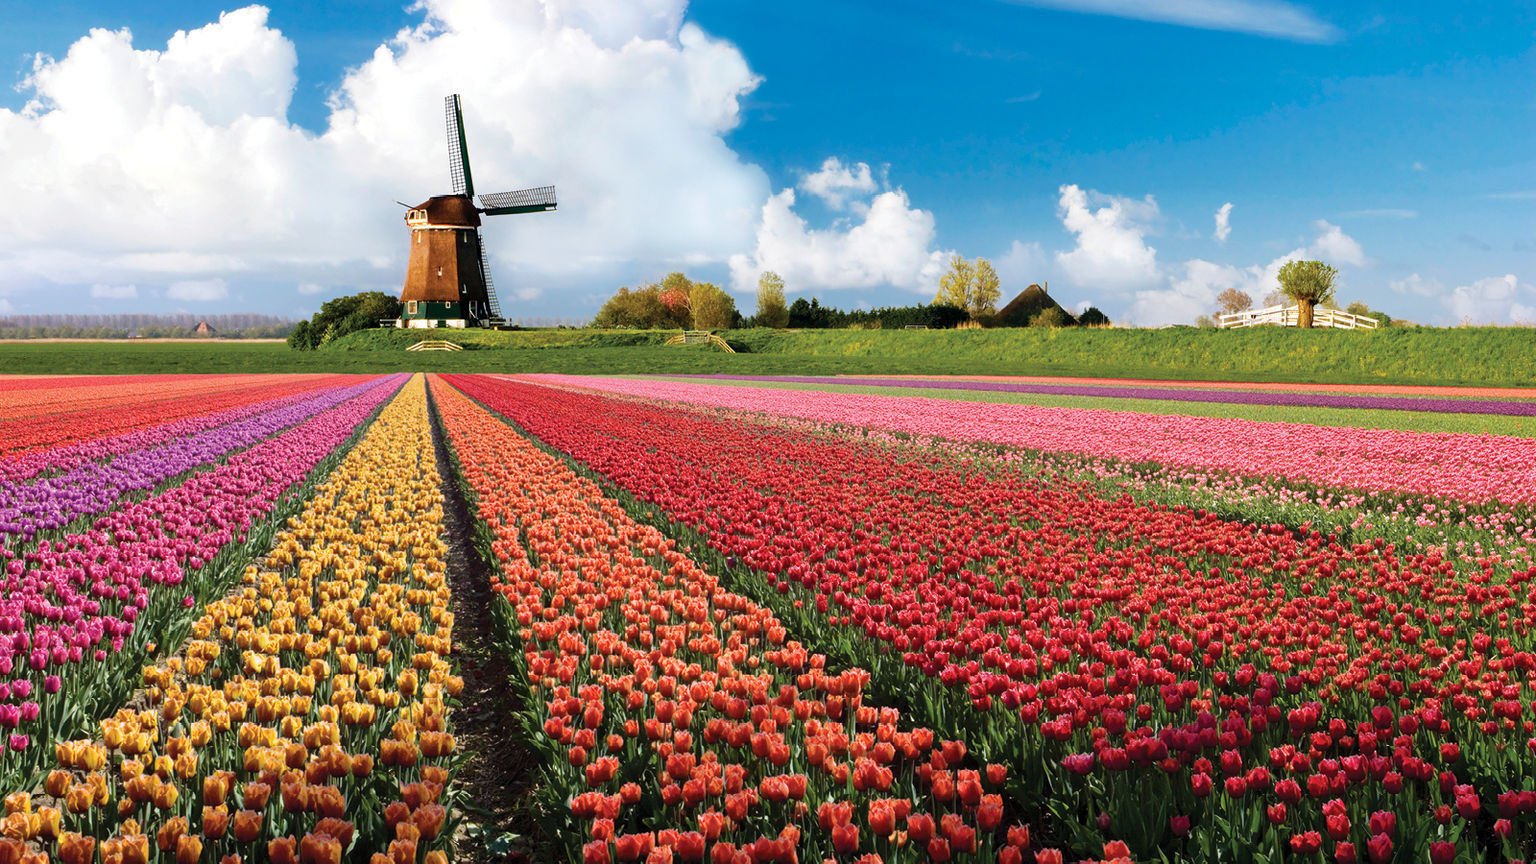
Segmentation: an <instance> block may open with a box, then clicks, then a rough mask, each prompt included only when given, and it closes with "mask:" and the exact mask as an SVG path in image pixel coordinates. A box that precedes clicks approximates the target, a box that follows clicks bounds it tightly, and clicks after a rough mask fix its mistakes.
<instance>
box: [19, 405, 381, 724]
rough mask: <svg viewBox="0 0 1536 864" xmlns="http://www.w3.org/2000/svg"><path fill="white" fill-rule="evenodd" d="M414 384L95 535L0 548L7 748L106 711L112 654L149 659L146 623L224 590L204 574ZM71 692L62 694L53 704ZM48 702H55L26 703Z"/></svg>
mask: <svg viewBox="0 0 1536 864" xmlns="http://www.w3.org/2000/svg"><path fill="white" fill-rule="evenodd" d="M404 377H405V376H403V375H397V376H391V377H388V378H380V379H378V382H377V384H376V385H375V386H374V387H372V388H370V389H368V390H366V391H365V392H363V393H361V394H359V395H358V396H356V397H355V398H353V399H351V400H349V401H347V402H344V403H342V404H341V405H339V406H337V407H336V408H333V409H331V410H329V411H326V412H324V413H321V414H319V415H317V416H315V417H313V418H311V419H309V420H307V421H305V422H304V423H302V424H300V425H298V426H295V427H293V428H291V429H288V430H287V431H285V432H283V433H282V434H279V435H275V436H273V437H271V438H268V439H266V440H264V441H262V442H260V443H258V444H256V445H254V446H252V447H250V448H249V449H246V450H244V451H242V452H240V453H237V454H236V455H234V456H232V457H230V458H229V459H228V460H227V461H225V462H223V463H221V464H219V465H217V466H216V467H215V468H213V470H211V471H207V472H203V473H198V474H194V475H192V476H191V477H190V478H189V479H187V480H186V482H184V483H182V484H180V485H178V486H175V487H172V488H170V489H167V490H165V491H163V492H161V493H159V494H157V495H154V496H152V497H150V498H147V499H145V500H142V501H138V502H134V503H132V504H129V505H127V506H125V507H123V508H121V509H118V510H115V511H113V512H112V513H109V514H107V515H106V516H103V517H102V518H101V519H99V520H97V522H96V523H95V524H94V525H93V526H92V527H91V529H90V530H89V531H85V532H82V533H78V534H72V535H69V536H66V537H65V538H63V539H62V540H57V541H51V542H50V541H44V542H41V543H39V544H38V546H37V549H36V550H35V551H31V552H27V553H24V554H21V555H17V554H16V553H14V552H12V551H11V550H9V549H3V548H0V562H3V568H4V569H3V572H0V598H3V599H0V694H3V695H0V703H3V702H6V701H15V702H20V703H21V704H20V705H18V706H16V710H15V711H10V710H7V711H3V712H0V724H3V725H5V726H7V727H9V728H7V729H3V730H0V732H5V733H8V734H9V740H8V743H9V749H11V750H13V751H26V750H27V749H28V747H29V745H33V744H34V743H35V744H42V743H44V742H30V741H29V740H28V738H29V736H28V735H27V731H28V728H27V727H28V726H30V725H33V724H32V723H31V722H28V721H35V722H36V725H37V726H38V728H43V729H49V730H50V731H56V730H55V729H54V724H55V723H57V721H58V719H59V716H60V711H61V710H62V708H63V706H65V705H70V704H73V703H76V702H81V703H86V702H94V701H96V700H94V699H93V697H94V696H95V695H96V694H94V693H93V692H92V690H93V688H96V687H99V686H101V685H102V684H103V681H102V679H101V676H102V674H104V671H105V667H104V666H103V663H104V661H107V660H108V659H109V657H111V656H112V655H113V654H116V653H118V652H125V653H126V654H128V655H129V656H135V657H142V655H143V654H144V653H145V652H147V651H148V650H150V648H149V646H147V645H146V644H144V643H145V642H146V641H147V640H148V638H149V637H148V636H147V635H145V632H144V628H143V627H142V626H141V625H140V622H141V621H144V620H146V619H147V620H149V621H153V622H155V625H156V626H158V627H161V628H162V629H163V627H164V626H165V619H167V618H169V617H173V616H174V615H175V610H176V609H177V607H181V606H192V605H195V602H196V599H195V597H194V594H203V593H208V592H209V591H211V590H214V589H216V588H217V587H218V586H214V585H212V584H205V583H206V580H200V579H198V578H196V577H197V575H198V574H199V572H200V571H203V570H204V568H206V567H208V565H209V564H210V562H215V561H217V560H219V556H220V555H221V553H224V552H226V551H228V550H231V549H233V548H234V544H239V543H241V542H243V541H244V540H245V539H246V537H247V535H248V533H249V532H250V531H251V530H252V529H253V528H254V527H255V526H257V525H258V524H260V523H261V522H262V521H263V520H265V519H266V518H267V516H268V514H270V513H271V512H272V510H273V509H274V508H275V507H276V506H277V505H278V504H279V502H280V501H281V500H282V499H283V497H284V496H285V495H288V494H289V493H291V492H292V491H293V490H294V489H295V487H297V486H298V485H299V484H301V483H303V482H304V480H305V479H306V477H308V475H309V473H310V472H311V471H312V470H313V469H314V468H315V466H316V465H317V464H319V463H320V462H321V460H323V459H324V458H325V457H326V456H327V455H329V454H330V453H332V452H333V451H334V450H335V449H336V448H337V447H338V446H339V445H340V444H341V443H342V442H344V441H345V440H346V439H347V438H348V437H350V436H351V435H352V434H353V433H354V432H355V431H356V429H357V428H358V426H359V424H361V423H363V422H364V421H365V420H367V419H368V418H369V417H370V416H372V414H373V413H374V412H375V411H376V410H377V409H378V408H379V406H380V405H382V404H383V403H384V402H385V401H386V400H387V399H388V398H389V397H390V396H391V395H393V394H394V393H395V391H396V390H398V389H399V386H400V384H401V383H402V381H403V380H404ZM216 569H217V568H210V576H209V577H208V578H210V579H211V578H212V575H211V574H212V571H213V570H216ZM90 664H94V666H92V665H90ZM118 665H121V664H118ZM77 667H78V668H77ZM87 670H89V671H87ZM119 671H121V670H119ZM7 679H10V680H7ZM61 682H62V691H63V695H62V696H59V697H54V696H52V694H53V693H54V692H56V691H59V690H60V689H61ZM38 694H46V695H47V696H48V698H49V699H51V700H52V701H53V702H54V703H55V704H54V705H49V704H47V703H46V702H45V703H44V704H42V705H41V706H39V705H38V704H37V703H36V702H33V701H32V699H30V698H28V697H36V696H37V695H38ZM29 706H30V707H29ZM39 713H41V718H40V719H39Z"/></svg>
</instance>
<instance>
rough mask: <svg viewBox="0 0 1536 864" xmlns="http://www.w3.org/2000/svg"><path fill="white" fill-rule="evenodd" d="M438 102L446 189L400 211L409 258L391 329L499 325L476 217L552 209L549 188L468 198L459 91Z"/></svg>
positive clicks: (470, 186)
mask: <svg viewBox="0 0 1536 864" xmlns="http://www.w3.org/2000/svg"><path fill="white" fill-rule="evenodd" d="M444 102H445V104H444V106H443V113H444V115H445V117H446V120H447V123H448V176H449V177H450V178H451V179H452V181H453V194H452V195H436V196H433V197H431V198H428V199H427V200H426V202H424V203H422V204H418V205H416V206H415V207H408V208H407V210H406V213H405V224H406V225H408V226H410V229H411V257H410V261H409V263H408V264H407V265H406V270H405V287H404V288H402V289H401V291H400V302H401V304H402V305H403V306H404V307H405V308H404V311H403V312H402V313H401V318H400V320H399V321H397V322H395V326H397V327H466V326H471V327H489V326H494V325H496V324H500V323H503V318H502V312H501V303H500V301H499V300H498V299H497V297H496V288H495V286H494V285H493V284H492V282H491V270H490V266H489V262H488V261H487V259H486V255H485V244H484V243H483V242H482V240H481V237H480V216H481V214H484V215H486V216H505V215H509V214H513V213H542V212H544V211H546V210H553V209H555V187H553V186H539V187H536V188H533V189H519V190H517V191H516V192H497V193H495V194H491V195H480V196H476V195H475V181H474V177H473V176H471V174H470V170H469V145H468V143H467V142H466V141H465V140H464V114H463V111H462V110H461V109H460V106H459V94H457V93H455V94H453V95H452V96H449V97H448V98H447V99H446V100H444ZM477 201H478V203H477Z"/></svg>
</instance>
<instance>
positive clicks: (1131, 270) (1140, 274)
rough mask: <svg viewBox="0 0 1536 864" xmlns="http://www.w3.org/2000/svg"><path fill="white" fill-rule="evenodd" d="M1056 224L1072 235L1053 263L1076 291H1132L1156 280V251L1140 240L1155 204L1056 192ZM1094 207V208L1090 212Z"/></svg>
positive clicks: (1070, 191)
mask: <svg viewBox="0 0 1536 864" xmlns="http://www.w3.org/2000/svg"><path fill="white" fill-rule="evenodd" d="M1060 192H1061V201H1060V202H1059V204H1058V207H1057V212H1058V214H1059V215H1060V216H1061V224H1062V225H1063V226H1065V227H1066V229H1067V230H1068V231H1070V232H1072V233H1073V234H1075V235H1077V245H1076V247H1075V248H1073V249H1072V250H1071V251H1070V252H1057V253H1056V263H1057V264H1059V265H1060V266H1061V268H1062V270H1064V271H1065V272H1066V275H1067V276H1068V277H1069V278H1071V279H1072V280H1073V281H1074V282H1076V283H1077V285H1078V287H1081V288H1098V287H1107V288H1111V289H1115V288H1136V287H1142V286H1149V285H1151V284H1153V283H1155V282H1157V281H1158V280H1159V278H1160V277H1159V274H1158V266H1157V250H1156V249H1154V248H1152V247H1151V246H1148V245H1147V244H1146V242H1145V240H1144V239H1143V238H1144V237H1145V236H1146V235H1147V233H1148V232H1149V231H1150V230H1151V223H1152V222H1154V221H1155V220H1156V219H1157V218H1158V216H1159V213H1158V208H1157V201H1156V200H1154V199H1153V198H1152V196H1151V195H1148V196H1147V197H1146V198H1145V199H1143V200H1141V201H1137V200H1135V199H1134V198H1121V197H1119V196H1115V195H1101V194H1100V193H1098V192H1095V191H1092V190H1089V191H1086V192H1085V191H1083V190H1082V189H1080V188H1078V187H1077V186H1076V185H1075V184H1074V185H1070V186H1062V187H1061V188H1060ZM1093 205H1097V206H1098V209H1097V210H1094V209H1090V208H1091V207H1092V206H1093Z"/></svg>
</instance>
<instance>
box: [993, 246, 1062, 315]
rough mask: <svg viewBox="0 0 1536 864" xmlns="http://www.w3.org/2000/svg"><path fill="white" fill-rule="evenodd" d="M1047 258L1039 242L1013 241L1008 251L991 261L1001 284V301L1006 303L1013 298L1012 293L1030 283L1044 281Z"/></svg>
mask: <svg viewBox="0 0 1536 864" xmlns="http://www.w3.org/2000/svg"><path fill="white" fill-rule="evenodd" d="M1048 260H1049V259H1047V258H1046V256H1045V250H1043V249H1041V248H1040V244H1039V243H1025V242H1024V241H1022V240H1015V241H1013V243H1012V244H1011V245H1010V246H1009V247H1008V251H1007V252H1004V253H1003V254H1002V255H1001V256H1000V257H999V258H998V259H997V260H996V261H994V262H993V263H992V269H994V270H996V271H997V279H998V281H999V282H1000V283H1001V284H1002V286H1003V294H1004V296H1003V299H1002V302H1004V303H1007V302H1008V301H1009V300H1011V299H1013V296H1012V295H1013V294H1016V293H1018V292H1019V291H1022V290H1023V289H1024V288H1026V287H1028V286H1030V285H1032V284H1038V283H1042V282H1045V281H1046V276H1047V273H1046V265H1047V263H1048Z"/></svg>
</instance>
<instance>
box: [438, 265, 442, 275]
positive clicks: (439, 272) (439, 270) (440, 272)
mask: <svg viewBox="0 0 1536 864" xmlns="http://www.w3.org/2000/svg"><path fill="white" fill-rule="evenodd" d="M437 275H439V276H441V275H443V268H441V267H439V268H437Z"/></svg>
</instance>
